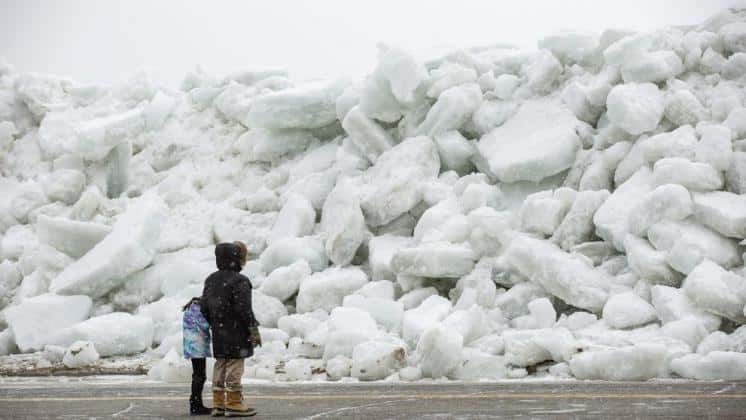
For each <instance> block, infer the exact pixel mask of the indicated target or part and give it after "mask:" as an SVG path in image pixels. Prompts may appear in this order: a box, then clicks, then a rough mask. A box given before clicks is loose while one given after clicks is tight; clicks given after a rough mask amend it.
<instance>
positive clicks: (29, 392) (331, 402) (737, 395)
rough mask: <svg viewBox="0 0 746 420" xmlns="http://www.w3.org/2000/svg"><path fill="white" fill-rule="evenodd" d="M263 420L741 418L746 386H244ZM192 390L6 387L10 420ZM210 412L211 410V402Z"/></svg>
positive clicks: (75, 413)
mask: <svg viewBox="0 0 746 420" xmlns="http://www.w3.org/2000/svg"><path fill="white" fill-rule="evenodd" d="M244 390H245V391H246V398H247V399H248V402H249V404H250V405H252V406H254V407H256V408H257V409H258V411H259V414H258V415H257V417H255V418H257V419H308V420H311V419H337V418H361V419H362V418H364V419H384V418H385V419H446V418H448V419H466V418H469V419H474V418H477V419H487V418H491V419H493V418H517V417H526V418H533V419H542V418H558V417H561V418H594V419H603V418H657V419H666V418H681V417H684V416H686V417H689V418H742V417H743V413H744V411H743V410H744V407H745V406H746V383H744V382H692V381H671V380H655V381H648V382H642V383H632V382H595V381H575V380H563V381H552V382H543V381H500V382H494V383H471V384H465V383H453V382H448V383H444V382H441V383H436V382H432V381H428V382H423V383H413V384H396V385H392V384H384V383H366V384H363V383H358V384H292V385H279V384H261V385H260V384H251V385H244ZM187 393H188V389H187V385H186V384H185V385H183V386H174V385H165V384H157V383H153V382H152V381H148V380H145V379H143V377H131V376H117V377H103V376H102V377H96V378H52V379H40V378H35V379H33V380H29V379H27V378H24V379H18V378H1V379H0V413H3V416H8V417H12V418H35V419H52V418H112V417H113V418H127V419H137V418H148V419H154V418H179V417H181V416H183V417H187V416H184V412H185V409H186V399H187ZM206 403H207V405H209V404H210V403H211V401H207V402H206Z"/></svg>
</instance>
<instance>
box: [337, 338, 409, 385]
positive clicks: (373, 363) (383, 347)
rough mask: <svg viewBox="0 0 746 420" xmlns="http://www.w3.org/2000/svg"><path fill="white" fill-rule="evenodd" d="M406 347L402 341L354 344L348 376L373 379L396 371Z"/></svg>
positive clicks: (364, 379) (402, 359)
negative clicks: (396, 342) (398, 342)
mask: <svg viewBox="0 0 746 420" xmlns="http://www.w3.org/2000/svg"><path fill="white" fill-rule="evenodd" d="M405 355H406V348H405V346H404V344H403V343H401V344H395V343H388V342H382V341H368V342H365V343H360V344H358V345H357V346H355V349H354V350H353V351H352V366H351V368H350V369H351V371H350V376H351V377H353V378H358V379H360V380H363V381H375V380H380V379H384V378H386V377H388V376H389V375H391V374H392V373H394V372H396V371H398V369H399V367H400V366H401V365H402V363H403V362H404V357H405Z"/></svg>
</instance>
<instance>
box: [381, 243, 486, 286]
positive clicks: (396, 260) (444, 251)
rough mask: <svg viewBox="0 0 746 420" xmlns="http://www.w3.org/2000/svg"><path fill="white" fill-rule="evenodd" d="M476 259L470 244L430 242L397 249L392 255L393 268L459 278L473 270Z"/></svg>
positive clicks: (423, 274)
mask: <svg viewBox="0 0 746 420" xmlns="http://www.w3.org/2000/svg"><path fill="white" fill-rule="evenodd" d="M475 259H476V258H475V256H474V252H473V251H472V250H471V248H469V247H468V246H465V245H455V244H451V243H448V242H429V243H424V244H422V245H419V246H416V247H411V248H402V249H399V250H398V251H396V253H395V254H394V255H393V256H392V257H391V269H392V270H393V271H394V272H396V273H403V274H408V275H413V276H421V277H454V278H458V277H461V276H463V275H465V274H468V273H469V272H470V271H471V270H472V268H473V267H474V261H475Z"/></svg>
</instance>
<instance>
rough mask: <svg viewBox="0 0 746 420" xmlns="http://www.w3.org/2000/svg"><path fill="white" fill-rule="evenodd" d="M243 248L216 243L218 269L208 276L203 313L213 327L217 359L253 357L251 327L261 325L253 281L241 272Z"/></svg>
mask: <svg viewBox="0 0 746 420" xmlns="http://www.w3.org/2000/svg"><path fill="white" fill-rule="evenodd" d="M240 260H241V258H240V250H239V248H238V246H236V245H234V244H230V243H223V244H218V245H217V246H216V247H215V261H216V263H217V266H218V271H216V272H214V273H212V274H210V276H208V277H207V279H206V280H205V288H204V290H203V291H202V304H201V305H200V308H201V309H202V314H203V315H204V316H205V319H206V320H207V322H208V323H209V324H210V328H211V329H212V354H213V355H214V357H215V358H216V359H241V358H245V357H251V356H252V355H253V354H254V348H253V346H252V345H251V340H250V336H251V332H250V331H249V329H250V328H251V327H255V326H258V323H257V322H256V318H255V317H254V311H253V310H252V308H251V282H250V281H249V279H248V278H247V277H246V276H244V275H242V274H240V273H239V272H240V271H241V262H240Z"/></svg>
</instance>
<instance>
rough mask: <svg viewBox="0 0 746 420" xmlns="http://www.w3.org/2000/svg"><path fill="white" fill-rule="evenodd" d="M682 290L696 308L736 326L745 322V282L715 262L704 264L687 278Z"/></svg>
mask: <svg viewBox="0 0 746 420" xmlns="http://www.w3.org/2000/svg"><path fill="white" fill-rule="evenodd" d="M682 288H683V289H684V292H686V294H687V296H688V297H689V299H691V300H692V302H694V304H695V305H696V306H697V307H699V308H701V309H704V310H705V311H707V312H710V313H713V314H716V315H720V316H723V317H725V318H728V319H731V320H733V321H735V322H737V323H743V322H745V321H746V315H745V314H744V313H743V307H744V306H745V305H746V281H744V279H743V277H741V276H738V275H736V274H734V273H731V272H729V271H726V270H725V269H723V268H722V267H720V266H719V265H717V264H715V263H714V262H712V261H709V260H704V261H702V263H700V264H699V265H698V266H697V267H696V268H695V269H694V270H693V271H692V272H691V273H689V275H688V276H687V277H686V279H685V280H684V284H683V286H682Z"/></svg>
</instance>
